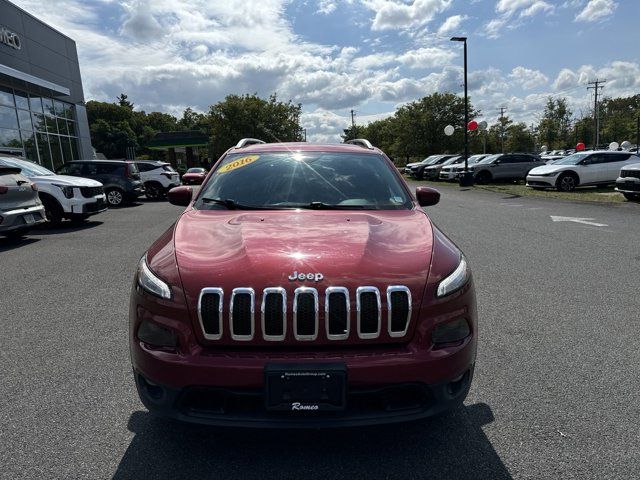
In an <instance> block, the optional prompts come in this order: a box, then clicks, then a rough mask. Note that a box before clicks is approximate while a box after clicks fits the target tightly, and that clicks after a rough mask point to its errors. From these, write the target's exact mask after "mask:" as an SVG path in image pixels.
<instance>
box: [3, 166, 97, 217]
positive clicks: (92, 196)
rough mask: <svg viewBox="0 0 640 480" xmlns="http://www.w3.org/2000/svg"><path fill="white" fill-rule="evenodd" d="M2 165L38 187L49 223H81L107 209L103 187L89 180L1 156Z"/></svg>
mask: <svg viewBox="0 0 640 480" xmlns="http://www.w3.org/2000/svg"><path fill="white" fill-rule="evenodd" d="M0 166H6V167H16V168H20V169H21V170H22V174H23V175H24V176H26V177H28V178H29V179H30V180H31V181H32V182H33V183H35V184H36V185H37V186H38V194H39V195H40V200H41V201H42V203H43V205H44V209H45V212H46V216H47V220H48V221H49V222H51V223H59V222H61V221H62V219H63V218H68V219H69V220H71V221H74V222H78V221H83V220H86V219H87V218H89V217H90V216H91V215H95V214H97V213H100V212H104V211H105V210H106V209H107V202H106V198H105V194H104V189H103V188H102V184H101V183H100V182H97V181H95V180H91V179H88V178H79V177H72V176H67V175H56V174H55V173H53V172H52V171H51V170H48V169H46V168H44V167H42V166H40V165H38V164H37V163H34V162H31V161H29V160H25V159H23V158H18V157H10V156H2V155H0Z"/></svg>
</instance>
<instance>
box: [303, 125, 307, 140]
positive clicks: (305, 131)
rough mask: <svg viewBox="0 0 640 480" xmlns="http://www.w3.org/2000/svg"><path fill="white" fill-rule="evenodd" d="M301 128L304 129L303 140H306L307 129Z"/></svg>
mask: <svg viewBox="0 0 640 480" xmlns="http://www.w3.org/2000/svg"><path fill="white" fill-rule="evenodd" d="M303 130H304V141H305V142H306V141H307V129H306V128H303Z"/></svg>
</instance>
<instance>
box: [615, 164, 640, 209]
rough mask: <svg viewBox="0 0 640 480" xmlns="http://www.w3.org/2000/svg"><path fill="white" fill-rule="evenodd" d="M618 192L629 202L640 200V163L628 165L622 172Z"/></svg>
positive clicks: (617, 184) (617, 185)
mask: <svg viewBox="0 0 640 480" xmlns="http://www.w3.org/2000/svg"><path fill="white" fill-rule="evenodd" d="M639 160H640V159H639ZM616 191H617V192H620V193H622V194H623V195H624V197H625V198H626V199H627V200H640V163H634V164H632V165H627V166H626V167H623V168H622V169H621V170H620V176H619V177H618V179H617V180H616Z"/></svg>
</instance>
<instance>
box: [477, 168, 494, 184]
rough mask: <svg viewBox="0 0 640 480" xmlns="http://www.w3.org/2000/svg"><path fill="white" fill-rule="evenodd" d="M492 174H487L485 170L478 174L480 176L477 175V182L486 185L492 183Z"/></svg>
mask: <svg viewBox="0 0 640 480" xmlns="http://www.w3.org/2000/svg"><path fill="white" fill-rule="evenodd" d="M491 178H492V177H491V173H489V172H487V171H486V170H483V171H481V172H479V173H478V175H476V182H477V183H479V184H481V185H484V184H487V183H489V182H490V181H491Z"/></svg>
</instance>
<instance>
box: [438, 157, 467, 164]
mask: <svg viewBox="0 0 640 480" xmlns="http://www.w3.org/2000/svg"><path fill="white" fill-rule="evenodd" d="M463 161H464V157H451V158H450V159H449V160H446V161H445V162H444V163H443V164H442V165H454V164H456V163H460V162H463Z"/></svg>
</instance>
